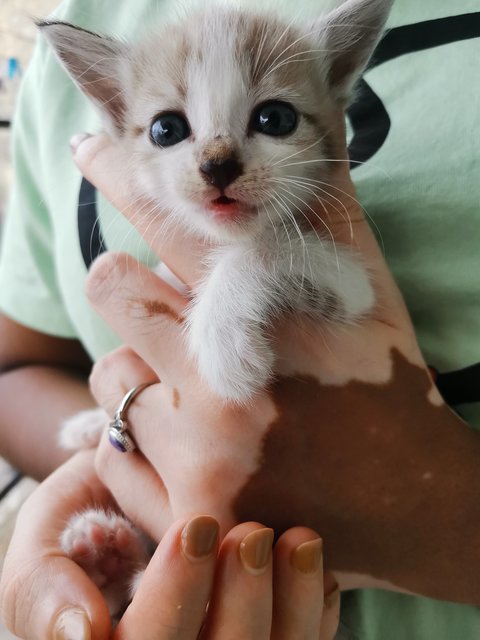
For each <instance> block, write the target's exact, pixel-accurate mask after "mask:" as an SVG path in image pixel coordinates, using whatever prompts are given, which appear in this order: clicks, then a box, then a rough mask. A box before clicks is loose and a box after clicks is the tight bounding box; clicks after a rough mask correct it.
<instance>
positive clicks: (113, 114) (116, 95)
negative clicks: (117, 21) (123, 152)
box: [37, 22, 126, 134]
mask: <svg viewBox="0 0 480 640" xmlns="http://www.w3.org/2000/svg"><path fill="white" fill-rule="evenodd" d="M37 27H39V29H40V30H41V32H42V34H43V35H44V36H45V38H46V39H47V41H48V43H49V44H50V46H51V47H52V49H53V50H54V51H55V53H56V55H57V57H58V59H59V60H60V62H61V63H62V65H63V66H64V67H65V69H66V71H67V72H68V74H69V75H70V77H71V78H72V79H73V81H74V82H75V83H76V84H77V85H78V87H80V89H81V90H82V91H83V93H85V94H86V95H87V97H88V98H90V99H91V100H92V101H93V102H94V104H95V105H96V106H97V107H98V108H99V109H100V112H101V114H102V115H103V116H104V119H105V117H106V124H107V127H108V129H109V131H112V125H113V132H114V133H117V134H121V133H122V132H123V129H124V115H125V102H124V97H123V91H122V87H121V82H120V62H121V59H122V57H123V54H124V53H125V49H126V45H124V44H122V43H121V42H119V41H117V40H112V39H111V38H107V37H104V36H100V35H98V34H96V33H93V32H91V31H87V30H86V29H81V28H80V27H76V26H75V25H72V24H69V23H68V22H38V23H37Z"/></svg>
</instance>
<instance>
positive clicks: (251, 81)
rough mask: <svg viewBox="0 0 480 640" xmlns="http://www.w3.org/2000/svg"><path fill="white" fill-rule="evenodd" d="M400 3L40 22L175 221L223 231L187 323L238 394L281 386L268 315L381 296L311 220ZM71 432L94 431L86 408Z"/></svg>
mask: <svg viewBox="0 0 480 640" xmlns="http://www.w3.org/2000/svg"><path fill="white" fill-rule="evenodd" d="M391 4H392V0H348V1H346V2H344V3H343V4H342V5H341V6H340V7H338V8H336V9H334V10H333V11H331V12H330V13H327V14H326V15H323V16H320V17H319V18H318V19H316V20H312V21H310V22H309V23H308V24H301V23H299V22H292V23H290V24H287V23H284V22H283V21H282V20H280V19H279V18H277V17H276V16H275V15H272V14H271V12H270V13H269V14H268V15H267V14H263V13H255V12H253V11H250V10H248V11H247V10H242V9H237V8H228V9H227V8H225V7H223V8H220V7H211V8H208V9H206V10H204V11H198V12H195V13H193V14H192V15H191V16H189V17H187V18H186V19H185V20H183V21H182V22H180V23H175V24H172V25H169V26H168V27H165V26H164V27H162V29H160V30H158V31H155V32H154V33H153V34H152V35H151V36H150V37H148V38H145V39H143V40H141V41H140V42H138V43H136V44H132V45H130V44H126V43H124V42H120V41H116V40H113V39H111V38H108V37H104V36H100V35H97V34H94V33H91V32H89V31H86V30H83V29H80V28H78V27H75V26H73V25H69V24H66V23H61V22H46V23H43V24H41V25H40V27H41V29H42V32H43V33H44V35H45V36H46V38H47V40H48V41H49V43H50V44H51V46H52V47H53V49H54V51H55V52H56V54H57V56H58V58H59V59H60V61H61V62H62V64H63V65H64V66H65V68H66V70H67V71H68V73H69V74H70V76H71V77H72V79H73V80H74V82H75V83H76V84H77V85H78V86H79V87H80V89H81V90H82V91H83V92H84V93H85V94H86V95H87V96H88V97H89V98H90V100H91V101H92V102H93V104H94V105H95V106H96V107H97V109H98V111H99V112H100V114H101V116H102V120H103V123H104V126H105V128H106V130H107V131H108V132H109V133H110V134H111V135H112V136H113V137H114V138H115V139H116V140H118V141H119V143H120V144H121V145H123V146H124V147H125V149H126V150H127V151H128V152H129V154H130V155H131V157H134V158H136V160H137V163H136V167H135V180H136V182H137V183H138V184H139V185H140V186H141V188H142V189H143V191H144V193H145V195H146V196H147V197H149V198H150V199H152V200H153V201H154V202H155V203H156V204H158V206H159V208H161V209H162V210H163V211H165V212H167V213H168V216H169V220H170V221H171V223H172V224H173V225H176V226H180V227H182V228H183V229H184V230H185V231H186V232H187V233H191V234H193V235H195V236H197V237H200V238H206V239H208V241H209V242H210V243H212V244H213V245H214V249H213V250H212V251H211V253H210V255H209V257H208V269H207V271H206V274H205V277H204V279H203V281H202V282H201V283H200V285H199V286H198V287H196V290H195V292H194V296H193V300H192V303H191V305H190V308H189V311H188V314H187V323H186V335H187V339H188V345H189V348H190V351H191V353H192V355H193V356H194V357H195V359H196V361H197V363H198V368H199V371H200V373H201V375H202V376H203V378H204V379H205V380H206V382H207V383H208V385H209V386H210V387H211V388H212V389H213V390H214V391H215V392H216V393H217V394H218V395H219V396H220V397H222V398H224V399H225V400H229V401H234V402H238V403H245V402H247V401H248V399H249V398H251V397H252V395H254V394H255V393H256V392H257V391H259V390H261V389H263V388H264V387H265V386H266V385H267V384H268V382H269V380H270V379H271V376H272V375H273V372H274V369H275V358H274V354H273V350H272V345H271V338H270V332H269V328H270V327H271V325H272V324H273V322H274V320H275V319H276V318H278V316H279V315H280V314H281V313H284V312H285V311H288V312H289V313H298V314H300V315H301V316H302V317H307V318H309V319H312V320H314V321H316V322H325V321H329V322H338V323H349V322H354V321H358V320H359V319H361V318H362V317H364V316H365V315H366V314H368V313H369V311H370V310H371V309H372V306H373V304H374V294H373V289H372V286H371V283H370V281H369V277H368V274H367V271H366V268H365V266H364V265H363V264H362V262H361V260H360V259H359V257H358V256H356V255H354V253H353V251H352V250H351V249H350V248H346V247H341V246H338V245H335V244H334V243H333V241H332V240H331V238H330V236H329V235H328V233H325V232H324V229H325V228H327V222H328V221H327V220H326V221H325V222H322V221H321V220H320V221H319V224H317V225H316V228H315V229H314V228H313V226H312V222H313V220H315V217H316V218H319V216H318V214H314V211H313V209H314V207H315V205H316V208H317V210H318V204H319V202H320V205H321V203H322V198H323V199H325V198H324V196H325V195H326V194H327V193H328V190H329V186H328V182H329V176H330V173H331V168H332V166H334V163H333V162H330V160H335V159H337V158H335V157H333V158H332V154H334V153H335V150H336V149H337V148H341V141H337V140H336V139H335V137H334V131H333V123H334V121H335V116H336V115H337V114H338V113H339V111H341V110H342V109H344V108H345V106H346V105H347V104H348V102H349V101H350V99H351V96H352V93H353V88H354V84H355V82H356V80H357V79H358V77H359V76H360V74H361V73H362V71H363V70H364V68H365V66H366V64H367V62H368V59H369V57H370V55H371V53H372V51H373V49H374V47H375V45H376V43H377V41H378V39H379V37H380V35H381V33H382V30H383V28H384V25H385V21H386V18H387V15H388V13H389V10H390V7H391ZM331 196H332V197H333V198H334V197H335V192H333V193H332V194H331ZM315 222H318V221H317V220H315ZM97 418H98V414H97ZM86 419H87V420H88V419H89V417H88V415H87V417H86ZM102 420H105V418H104V417H103V418H102ZM80 422H81V420H80ZM83 422H84V423H85V416H84V418H83ZM99 424H100V423H99ZM103 424H104V422H102V425H103ZM80 432H81V429H80ZM69 434H70V435H69ZM83 435H85V434H83ZM70 436H71V437H70ZM90 436H91V434H87V435H85V438H86V440H87V441H89V442H90V443H94V442H95V441H96V440H95V435H94V436H93V439H91V438H90ZM62 437H63V438H64V440H66V441H69V440H73V445H74V446H75V444H78V443H79V438H80V440H81V438H82V437H83V436H82V434H80V436H79V430H78V420H77V426H74V427H72V428H70V431H69V427H68V425H67V426H66V427H65V429H64V433H63V436H62ZM89 438H90V440H89ZM80 444H81V442H80ZM71 445H72V442H70V446H71ZM92 517H93V516H92ZM95 526H96V523H95ZM70 528H72V527H70ZM73 528H76V529H78V526H77V525H75V526H74V527H73ZM94 528H95V527H94ZM80 529H81V527H80ZM65 535H66V537H68V535H67V534H65ZM82 535H83V534H82Z"/></svg>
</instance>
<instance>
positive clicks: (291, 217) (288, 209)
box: [276, 192, 312, 291]
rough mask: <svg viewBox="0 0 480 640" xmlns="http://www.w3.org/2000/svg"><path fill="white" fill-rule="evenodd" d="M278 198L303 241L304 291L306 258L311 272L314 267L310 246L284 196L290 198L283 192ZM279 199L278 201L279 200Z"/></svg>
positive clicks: (278, 194)
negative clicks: (309, 250) (311, 260)
mask: <svg viewBox="0 0 480 640" xmlns="http://www.w3.org/2000/svg"><path fill="white" fill-rule="evenodd" d="M276 196H277V198H278V200H280V203H281V204H282V205H283V207H282V208H283V210H284V211H285V213H286V215H287V218H288V220H290V222H291V223H292V224H293V226H294V229H295V231H296V232H297V235H298V237H299V239H300V242H301V246H302V258H303V265H302V282H301V290H302V291H303V282H304V274H305V262H306V258H308V265H309V268H310V274H311V272H312V267H311V262H310V255H309V253H308V247H307V244H306V242H305V238H304V237H303V234H302V231H301V229H300V227H299V226H298V223H297V221H296V220H295V216H294V215H293V213H292V211H291V210H290V207H289V206H288V205H287V204H286V202H284V201H282V198H283V199H284V200H286V201H288V198H287V197H285V196H284V195H283V196H282V194H280V193H278V192H277V194H276ZM278 200H277V201H278ZM290 203H291V204H293V206H294V207H296V205H295V203H293V202H291V201H290Z"/></svg>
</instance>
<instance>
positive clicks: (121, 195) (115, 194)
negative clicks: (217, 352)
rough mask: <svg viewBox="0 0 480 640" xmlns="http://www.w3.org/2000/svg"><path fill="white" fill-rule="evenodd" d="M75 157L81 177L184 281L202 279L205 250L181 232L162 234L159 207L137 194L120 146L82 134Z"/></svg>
mask: <svg viewBox="0 0 480 640" xmlns="http://www.w3.org/2000/svg"><path fill="white" fill-rule="evenodd" d="M72 151H73V157H74V160H75V163H76V165H77V166H78V168H79V169H80V171H81V172H82V174H83V175H84V176H85V177H86V178H87V179H88V180H89V181H90V182H91V183H92V184H94V185H95V186H96V187H97V188H98V189H99V190H100V191H101V192H102V193H103V194H104V195H105V197H106V198H108V200H110V202H111V203H112V204H113V205H114V206H115V207H116V208H117V209H118V210H119V211H120V212H121V213H122V214H123V215H124V216H125V217H126V218H127V219H128V220H129V221H130V222H131V223H132V224H133V225H134V226H135V228H136V229H137V230H138V231H139V232H140V233H141V234H142V235H143V236H144V238H145V240H146V241H147V242H148V244H149V245H150V246H151V247H152V249H153V250H154V251H155V252H156V253H157V254H158V255H159V256H160V257H161V258H162V260H164V261H165V262H166V263H167V264H168V266H169V267H170V269H171V270H172V271H173V272H174V273H175V274H176V275H177V276H178V277H179V278H180V279H181V280H182V281H183V282H186V283H188V284H193V283H194V282H196V281H197V280H198V279H199V277H200V271H201V268H200V267H201V257H200V256H201V255H202V254H203V253H204V251H205V247H204V246H203V245H202V244H201V243H200V242H195V241H193V240H192V239H191V238H189V239H187V238H185V236H184V235H182V234H181V233H180V230H179V229H177V230H176V231H174V232H172V231H170V232H169V233H168V234H162V233H161V229H162V225H163V224H164V220H165V217H164V216H162V215H161V214H160V212H159V211H158V206H155V205H154V203H152V202H151V201H149V200H148V199H147V198H144V197H142V195H141V194H139V193H137V194H136V193H135V186H136V185H132V180H131V171H130V166H131V160H130V159H129V158H128V157H125V153H124V151H123V150H122V148H121V146H120V145H116V144H115V143H114V142H113V141H112V140H111V138H109V137H108V135H107V134H105V133H101V134H99V135H96V136H88V135H86V134H80V135H79V136H76V137H75V139H74V140H73V144H72Z"/></svg>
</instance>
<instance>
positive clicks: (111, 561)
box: [61, 510, 147, 587]
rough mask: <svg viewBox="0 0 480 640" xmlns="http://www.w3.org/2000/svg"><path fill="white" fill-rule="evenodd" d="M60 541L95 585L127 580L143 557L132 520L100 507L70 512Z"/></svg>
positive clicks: (137, 567)
mask: <svg viewBox="0 0 480 640" xmlns="http://www.w3.org/2000/svg"><path fill="white" fill-rule="evenodd" d="M61 545H62V548H63V550H64V551H65V552H66V553H67V554H68V555H69V556H70V558H72V560H75V562H76V563H77V564H79V565H80V566H81V567H82V568H83V569H84V571H85V572H86V573H87V574H88V575H89V576H90V578H91V579H92V580H93V581H94V582H95V584H96V585H97V586H98V587H104V586H106V585H107V584H109V583H112V582H121V583H127V582H128V581H129V580H130V579H131V577H132V575H133V574H134V573H135V572H136V571H138V569H139V568H141V567H143V566H144V565H145V562H146V557H147V556H146V549H145V545H144V542H143V540H142V537H141V535H140V533H139V532H138V531H137V530H136V529H135V528H134V527H133V526H132V524H131V523H130V522H129V521H128V520H126V518H124V517H122V516H120V515H117V514H107V513H105V512H103V511H95V510H90V511H85V512H84V513H81V514H79V515H76V516H74V517H73V518H72V519H71V520H70V522H69V523H68V525H67V527H66V529H65V531H64V532H63V534H62V536H61Z"/></svg>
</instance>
